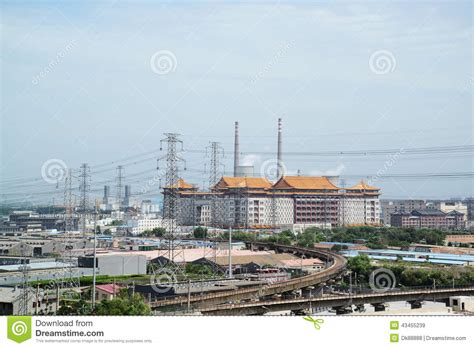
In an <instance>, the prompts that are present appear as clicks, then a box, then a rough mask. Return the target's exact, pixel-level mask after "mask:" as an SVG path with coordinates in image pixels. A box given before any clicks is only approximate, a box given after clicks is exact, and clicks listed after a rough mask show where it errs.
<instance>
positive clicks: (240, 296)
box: [151, 242, 347, 311]
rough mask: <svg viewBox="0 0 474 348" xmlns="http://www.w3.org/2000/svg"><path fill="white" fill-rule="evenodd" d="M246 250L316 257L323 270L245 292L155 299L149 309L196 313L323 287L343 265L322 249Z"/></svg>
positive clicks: (263, 246) (258, 245) (265, 246)
mask: <svg viewBox="0 0 474 348" xmlns="http://www.w3.org/2000/svg"><path fill="white" fill-rule="evenodd" d="M247 247H248V248H249V249H252V250H274V251H275V252H278V253H282V252H286V253H291V254H294V255H296V256H300V257H305V258H312V257H317V258H320V259H321V260H323V261H325V262H326V265H327V267H326V269H325V270H323V271H321V272H317V273H311V274H309V275H305V276H302V277H298V278H294V279H291V280H288V281H284V282H279V283H274V284H268V285H263V286H262V285H259V286H255V287H249V288H245V289H239V290H230V291H222V292H218V293H213V294H206V295H197V296H189V297H185V296H182V297H178V298H173V299H166V300H159V301H155V302H152V303H151V307H152V309H154V310H157V311H173V310H176V309H179V308H183V307H184V306H188V307H190V308H191V307H192V308H193V309H198V310H199V309H200V308H208V307H210V306H216V305H219V304H222V303H228V302H238V301H246V300H257V301H258V300H259V299H261V298H264V297H266V296H271V295H275V294H282V293H286V292H291V291H295V290H300V289H305V288H308V287H311V286H314V285H318V284H324V283H325V282H327V281H329V280H331V279H334V278H338V277H340V276H341V274H342V273H343V272H344V270H345V268H346V265H347V260H346V259H345V258H344V257H342V256H341V255H339V254H336V253H333V252H330V251H326V250H319V249H311V248H302V247H297V246H288V245H281V244H273V243H265V242H248V243H247Z"/></svg>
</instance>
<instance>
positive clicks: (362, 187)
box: [346, 180, 380, 191]
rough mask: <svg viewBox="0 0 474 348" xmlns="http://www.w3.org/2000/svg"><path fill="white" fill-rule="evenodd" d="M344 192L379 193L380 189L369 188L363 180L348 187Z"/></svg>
mask: <svg viewBox="0 0 474 348" xmlns="http://www.w3.org/2000/svg"><path fill="white" fill-rule="evenodd" d="M346 190H348V191H349V190H360V191H379V190H380V189H379V188H378V187H375V186H370V185H368V184H366V183H365V181H364V180H361V181H360V182H359V183H358V184H356V185H354V186H351V187H348V188H347V189H346Z"/></svg>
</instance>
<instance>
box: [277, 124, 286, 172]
mask: <svg viewBox="0 0 474 348" xmlns="http://www.w3.org/2000/svg"><path fill="white" fill-rule="evenodd" d="M281 142H282V139H281V118H279V119H278V149H277V180H278V179H280V177H281V176H282V175H284V174H285V173H283V160H282V153H281V151H282V149H281Z"/></svg>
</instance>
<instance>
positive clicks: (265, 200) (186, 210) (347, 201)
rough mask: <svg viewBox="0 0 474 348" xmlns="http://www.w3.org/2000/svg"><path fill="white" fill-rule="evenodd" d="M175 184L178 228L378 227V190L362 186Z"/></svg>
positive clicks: (299, 179) (246, 180) (236, 181)
mask: <svg viewBox="0 0 474 348" xmlns="http://www.w3.org/2000/svg"><path fill="white" fill-rule="evenodd" d="M179 186H180V187H182V189H181V188H179V187H178V188H177V189H175V191H176V192H175V193H174V194H176V195H177V197H178V206H179V209H178V211H179V214H178V221H179V224H181V225H188V226H190V225H196V226H197V225H205V226H220V227H223V228H225V227H233V228H253V229H259V228H272V227H281V228H292V229H295V228H296V229H304V228H306V227H311V226H317V227H327V228H331V227H336V226H350V225H378V224H379V223H380V202H379V195H380V192H379V189H378V188H375V187H372V186H369V185H367V184H365V183H364V182H360V183H359V184H357V185H355V186H352V187H349V188H345V189H342V188H340V187H338V186H337V185H336V183H335V182H334V181H333V180H332V178H329V177H323V176H321V177H316V176H315V177H309V176H283V177H281V178H280V179H279V180H278V181H277V182H276V183H274V184H272V183H271V182H270V181H269V180H267V179H265V178H250V177H222V178H221V179H220V180H219V182H218V183H217V184H216V185H215V186H214V187H213V188H212V190H211V191H210V192H200V191H198V190H197V189H190V187H192V185H189V184H184V183H183V182H180V185H179ZM167 192H169V189H168V190H165V191H164V194H165V199H166V194H167ZM213 219H214V221H213Z"/></svg>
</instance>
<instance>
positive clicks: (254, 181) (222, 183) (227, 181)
mask: <svg viewBox="0 0 474 348" xmlns="http://www.w3.org/2000/svg"><path fill="white" fill-rule="evenodd" d="M271 186H272V183H271V182H270V181H269V180H268V179H266V178H252V177H229V176H223V177H222V178H221V180H219V182H218V183H217V184H216V185H215V188H216V189H226V188H253V189H268V188H270V187H271Z"/></svg>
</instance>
